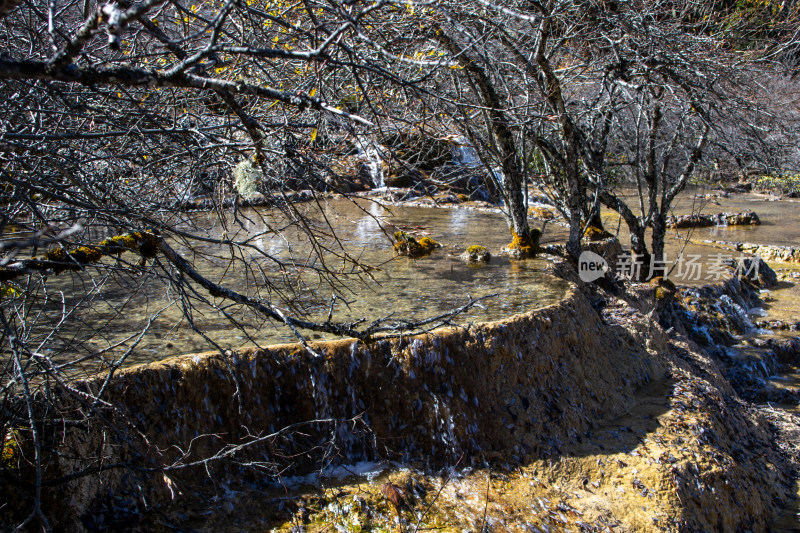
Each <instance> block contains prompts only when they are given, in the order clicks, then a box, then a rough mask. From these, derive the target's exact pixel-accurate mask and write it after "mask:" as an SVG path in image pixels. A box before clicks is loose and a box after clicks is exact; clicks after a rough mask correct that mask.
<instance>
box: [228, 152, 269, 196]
mask: <svg viewBox="0 0 800 533" xmlns="http://www.w3.org/2000/svg"><path fill="white" fill-rule="evenodd" d="M261 158H263V156H261ZM254 159H256V161H258V160H259V158H258V157H256V158H254ZM263 177H264V174H263V173H262V172H261V170H260V169H259V168H257V167H256V166H255V164H254V163H253V161H250V160H247V159H246V160H244V161H242V162H240V163H239V164H238V165H236V167H234V169H233V179H234V182H233V184H234V186H235V187H236V192H238V193H239V196H241V197H242V198H245V199H247V198H250V197H251V196H253V195H254V194H255V193H256V188H257V187H258V184H259V182H261V181H262V179H263Z"/></svg>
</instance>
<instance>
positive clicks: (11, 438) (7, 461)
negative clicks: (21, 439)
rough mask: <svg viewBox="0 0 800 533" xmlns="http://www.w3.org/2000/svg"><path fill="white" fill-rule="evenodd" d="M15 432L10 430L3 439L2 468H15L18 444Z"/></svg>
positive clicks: (17, 457)
mask: <svg viewBox="0 0 800 533" xmlns="http://www.w3.org/2000/svg"><path fill="white" fill-rule="evenodd" d="M17 440H18V439H17V432H16V431H11V432H9V433H8V435H6V436H5V438H4V439H3V452H2V458H1V459H0V460H2V465H3V467H4V468H8V469H15V468H17V460H18V459H19V444H18V442H17Z"/></svg>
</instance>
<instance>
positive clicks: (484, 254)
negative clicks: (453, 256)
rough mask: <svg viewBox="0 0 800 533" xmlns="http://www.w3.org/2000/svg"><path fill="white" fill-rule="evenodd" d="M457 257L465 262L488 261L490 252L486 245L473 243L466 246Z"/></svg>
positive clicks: (490, 257) (490, 256)
mask: <svg viewBox="0 0 800 533" xmlns="http://www.w3.org/2000/svg"><path fill="white" fill-rule="evenodd" d="M459 258H460V259H461V260H462V261H465V262H467V263H488V262H489V261H491V260H492V254H490V253H489V250H487V249H486V247H484V246H480V245H477V244H475V245H473V246H470V247H469V248H467V249H466V250H465V251H464V253H463V254H461V255H460V256H459Z"/></svg>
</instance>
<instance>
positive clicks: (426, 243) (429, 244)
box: [393, 231, 442, 257]
mask: <svg viewBox="0 0 800 533" xmlns="http://www.w3.org/2000/svg"><path fill="white" fill-rule="evenodd" d="M394 240H395V243H394V246H393V248H394V252H395V253H396V254H397V255H405V256H408V257H421V256H423V255H428V254H429V253H431V252H433V251H434V250H435V249H437V248H441V247H442V245H441V244H439V243H438V242H436V241H434V240H433V239H431V238H430V237H428V236H425V237H420V238H419V239H417V238H416V237H414V236H413V235H411V234H410V233H406V232H405V231H398V232H396V233H395V234H394Z"/></svg>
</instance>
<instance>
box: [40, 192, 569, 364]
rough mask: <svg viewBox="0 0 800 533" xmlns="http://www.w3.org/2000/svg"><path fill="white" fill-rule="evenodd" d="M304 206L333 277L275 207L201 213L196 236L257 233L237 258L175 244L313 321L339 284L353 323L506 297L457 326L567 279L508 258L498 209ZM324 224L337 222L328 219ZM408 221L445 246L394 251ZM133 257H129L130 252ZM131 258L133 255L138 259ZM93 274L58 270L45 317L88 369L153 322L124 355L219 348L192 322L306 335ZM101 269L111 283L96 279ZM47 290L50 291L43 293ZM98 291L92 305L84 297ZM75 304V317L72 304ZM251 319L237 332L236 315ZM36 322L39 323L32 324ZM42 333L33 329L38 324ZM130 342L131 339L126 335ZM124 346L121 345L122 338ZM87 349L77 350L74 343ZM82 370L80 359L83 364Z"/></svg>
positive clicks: (275, 338) (218, 274)
mask: <svg viewBox="0 0 800 533" xmlns="http://www.w3.org/2000/svg"><path fill="white" fill-rule="evenodd" d="M300 208H301V209H303V210H305V211H306V215H308V216H309V217H310V219H311V220H312V223H314V224H316V225H317V226H318V229H319V232H322V233H325V234H326V235H327V237H325V238H324V239H322V240H321V241H320V245H322V246H326V247H327V249H328V252H326V253H325V254H324V258H325V264H324V266H326V267H327V268H328V269H329V270H330V271H331V272H333V274H331V275H328V276H325V275H320V274H319V273H318V272H317V269H319V268H321V267H322V266H323V263H322V262H320V261H318V260H313V259H312V258H313V255H312V254H311V248H310V246H309V244H308V241H307V240H306V239H304V238H303V236H302V234H301V232H300V231H298V230H296V229H292V228H289V229H287V230H285V231H284V232H283V234H282V235H276V234H275V233H272V232H270V231H269V228H270V227H272V228H275V227H282V226H283V225H285V224H286V218H285V217H284V216H283V215H280V214H278V213H275V212H272V211H269V210H251V211H247V212H245V213H244V214H243V215H244V216H241V215H240V216H239V222H240V224H235V223H232V222H231V221H230V220H227V221H225V225H226V227H225V229H224V230H223V228H222V222H220V221H219V220H218V219H215V218H213V216H211V215H209V214H194V215H193V218H194V220H193V227H192V228H191V230H192V231H193V232H194V233H196V234H205V235H208V236H219V235H220V234H221V233H222V231H225V232H226V233H225V235H226V236H227V237H228V238H230V239H232V240H235V241H247V242H248V244H249V245H250V248H244V249H243V251H240V252H236V253H237V255H238V256H239V257H240V259H243V260H244V261H239V262H238V263H233V262H231V260H230V254H231V251H230V249H229V248H227V247H224V246H219V245H212V244H206V245H203V246H201V247H199V248H195V249H194V252H193V253H192V252H190V251H189V250H188V249H187V248H186V247H183V246H181V245H180V243H179V242H173V243H172V245H173V247H174V248H175V249H176V250H177V251H178V252H180V253H182V254H185V255H186V257H187V258H188V259H191V260H192V261H193V264H194V265H195V268H196V269H197V270H198V271H200V272H201V273H202V274H203V275H204V276H206V277H207V278H209V279H211V280H213V281H215V282H217V283H219V284H221V285H223V286H226V287H229V288H231V289H234V290H236V291H239V292H241V293H244V294H247V295H249V296H257V297H261V298H269V299H271V300H272V301H275V302H277V301H278V297H279V295H283V296H284V297H285V298H286V300H288V302H289V303H288V304H284V306H285V307H287V308H288V307H289V306H291V309H290V310H291V311H293V312H294V313H295V314H296V315H300V316H301V317H304V318H308V319H311V320H315V321H320V322H322V321H324V320H325V319H326V317H327V314H328V312H329V310H330V304H331V297H332V295H333V293H334V291H336V292H338V294H339V297H338V298H337V301H336V303H335V305H334V308H333V320H334V321H339V322H348V321H353V320H357V319H365V320H366V321H367V322H370V321H373V320H376V319H379V318H390V319H396V318H406V319H411V320H419V319H423V318H426V317H430V316H436V315H439V314H441V313H444V312H446V311H448V310H450V309H453V308H456V307H459V306H461V305H463V304H465V303H466V302H467V301H468V299H469V297H470V296H472V297H474V298H480V297H482V296H486V295H489V294H493V293H497V296H495V297H492V298H490V299H487V300H485V301H483V302H482V306H481V307H475V308H473V309H470V310H469V311H468V312H465V313H464V314H462V315H460V316H459V317H458V318H457V319H456V320H455V322H456V323H459V324H465V323H470V322H479V321H488V320H495V319H499V318H503V317H507V316H509V315H512V314H515V313H520V312H526V311H530V310H532V309H536V308H540V307H543V306H546V305H549V304H551V303H554V302H556V301H558V300H559V299H560V298H562V297H563V295H564V294H565V292H566V290H567V284H566V283H565V282H563V281H561V280H558V279H555V278H553V277H550V276H547V275H545V274H544V273H543V271H544V269H545V268H546V267H547V265H548V263H547V261H546V260H544V259H533V260H526V261H514V262H511V261H509V260H508V259H505V258H502V257H499V251H500V248H501V247H502V246H503V245H505V244H507V243H508V242H509V240H510V239H509V234H508V229H507V226H506V223H505V221H504V219H503V218H502V216H501V215H500V214H494V213H485V212H478V211H473V210H464V209H447V210H437V209H425V208H394V207H392V208H384V207H382V206H381V205H379V204H377V203H374V202H371V201H367V200H360V201H359V203H358V204H354V203H352V202H348V201H344V200H338V201H332V202H330V203H326V204H323V205H322V206H321V209H320V208H319V207H317V206H316V204H305V205H303V206H301V207H300ZM323 220H326V221H327V223H329V224H330V227H327V226H325V225H323ZM398 229H404V230H405V231H409V232H416V233H417V234H418V235H423V234H429V235H430V236H431V237H432V238H433V239H435V240H436V241H438V242H440V243H441V244H442V245H443V247H442V248H441V249H438V250H436V251H434V252H433V253H432V254H431V255H429V256H427V257H423V258H419V259H410V258H407V257H395V256H394V255H393V252H392V246H391V240H390V237H389V236H390V235H391V234H392V233H394V232H395V231H397V230H398ZM473 244H480V245H483V246H486V247H487V248H488V249H489V250H490V251H491V252H492V254H493V258H492V261H491V262H490V263H489V264H488V265H478V266H475V265H467V264H465V263H464V262H462V261H461V260H460V259H459V258H458V255H459V254H460V252H461V251H462V250H463V249H464V248H466V247H467V246H470V245H473ZM343 251H346V252H347V253H348V254H350V255H351V256H352V257H354V258H356V259H357V260H358V262H359V263H360V264H361V265H370V266H371V267H373V268H372V269H371V270H369V272H368V274H365V273H363V272H361V273H359V272H356V271H354V270H355V269H353V268H352V267H351V266H348V267H342V265H343V262H342V260H341V259H340V257H339V256H340V255H341V254H342V252H343ZM263 254H268V256H269V257H271V258H273V259H274V260H279V261H287V260H288V259H289V258H294V260H295V261H296V262H299V263H300V264H302V265H303V268H302V269H301V270H300V272H293V271H292V270H290V269H288V268H287V269H284V271H283V272H282V271H281V269H280V268H278V267H277V265H276V263H275V262H274V261H273V260H270V259H268V257H267V256H266V255H263ZM128 255H130V254H128ZM129 259H130V258H129ZM91 273H92V274H93V277H94V279H92V277H90V276H89V275H87V274H83V273H63V274H61V275H59V276H54V277H51V279H50V280H49V284H48V294H49V297H50V300H49V302H48V303H47V304H46V305H44V306H43V307H44V309H45V313H43V314H42V315H41V316H40V318H39V319H38V326H37V328H38V329H39V330H41V332H42V334H43V333H44V332H45V331H48V330H49V329H51V327H52V326H53V325H54V324H56V323H58V322H59V321H61V325H60V326H59V328H58V334H57V335H56V336H55V337H52V338H50V339H49V340H48V341H47V344H42V346H41V349H42V350H44V351H45V353H48V355H51V356H53V357H54V358H55V359H56V360H57V361H62V362H68V361H69V362H73V361H75V360H76V358H78V359H79V358H80V357H82V356H86V357H87V361H86V363H85V366H84V367H81V368H83V369H84V370H90V369H91V368H92V367H93V366H94V365H96V362H95V360H94V359H95V358H90V357H88V356H89V355H90V354H93V353H96V352H97V351H98V350H108V352H107V353H105V354H104V355H103V357H105V358H107V359H108V360H109V361H110V360H112V359H113V358H114V357H118V356H119V355H120V354H121V353H124V351H125V350H126V349H127V348H129V347H130V346H131V345H132V343H133V340H132V339H130V337H132V336H136V335H137V334H139V333H140V332H141V331H142V330H143V329H144V328H145V327H146V326H147V324H148V321H149V320H152V324H151V326H150V328H149V330H148V331H147V333H145V334H144V335H143V336H142V339H141V341H140V342H139V344H138V345H137V346H136V347H135V348H134V349H133V350H132V352H131V353H130V355H129V356H128V357H127V359H126V365H130V364H135V363H144V362H150V361H154V360H158V359H161V358H164V357H167V356H171V355H178V354H185V353H192V352H197V351H205V350H210V349H214V345H213V344H212V343H210V342H208V341H207V340H205V339H203V338H202V337H201V336H200V335H198V334H196V333H195V332H194V331H193V330H192V328H191V327H190V323H189V322H190V320H189V319H190V318H191V320H192V321H193V322H194V324H195V326H196V327H197V328H198V329H200V330H202V331H204V332H205V333H206V334H207V335H208V337H209V339H210V340H211V341H213V342H214V343H217V345H218V346H219V347H220V348H223V349H230V348H238V347H242V346H248V345H259V346H265V345H269V344H275V343H285V342H295V341H296V337H295V336H294V335H293V333H292V332H291V331H290V330H289V329H288V328H287V327H285V326H283V325H276V324H274V323H272V322H270V321H264V320H263V319H261V318H260V317H258V316H256V315H255V314H254V313H252V312H251V311H249V310H241V309H239V308H237V307H228V308H225V312H227V313H229V314H230V315H231V319H228V318H226V317H225V315H224V314H223V313H222V312H220V311H219V310H217V309H214V308H213V306H212V305H209V304H207V303H202V302H199V301H198V300H197V295H192V294H191V293H185V294H182V293H181V291H180V290H179V288H178V287H177V286H176V285H175V284H174V283H172V284H170V283H167V282H165V280H163V279H156V278H146V277H137V276H134V275H128V274H125V273H124V272H122V273H121V272H119V271H116V272H114V273H113V274H108V273H106V271H104V270H103V269H102V268H99V269H94V268H93V269H92V272H91ZM101 275H105V276H106V278H105V282H104V283H98V281H97V280H98V279H99V277H100V276H101ZM40 292H41V293H42V294H43V291H40ZM87 292H90V293H91V294H92V295H93V297H92V299H91V301H85V302H82V303H81V301H80V300H79V298H80V296H81V295H83V294H86V293H87ZM198 293H199V295H200V296H202V297H204V298H207V299H208V300H209V301H210V302H212V303H213V304H215V305H217V306H223V305H224V304H225V302H224V301H223V300H221V299H219V298H213V297H211V296H209V295H208V293H206V292H205V291H204V290H203V289H198ZM187 296H188V297H190V298H194V299H193V300H192V303H193V305H194V307H193V308H192V309H191V310H187V309H185V307H184V305H183V303H182V299H183V298H185V297H187ZM76 304H77V309H75V310H74V311H73V312H71V313H70V314H69V315H67V316H66V317H65V316H64V315H63V310H64V309H67V310H69V309H71V308H72V307H73V306H75V305H76ZM234 319H235V321H236V322H238V323H240V324H243V325H244V326H245V327H244V328H243V329H242V328H239V327H236V326H234V325H233V321H234ZM34 329H36V328H34ZM33 333H34V334H33V337H34V338H35V337H36V335H35V333H36V332H35V331H34V332H33ZM304 334H305V336H306V338H307V339H309V340H314V339H318V338H325V336H324V335H321V334H318V333H315V332H304ZM126 339H128V340H126ZM118 343H122V344H121V345H120V346H116V345H117V344H118ZM76 344H77V345H78V348H77V349H76V348H75V345H76ZM79 367H80V365H79Z"/></svg>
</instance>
